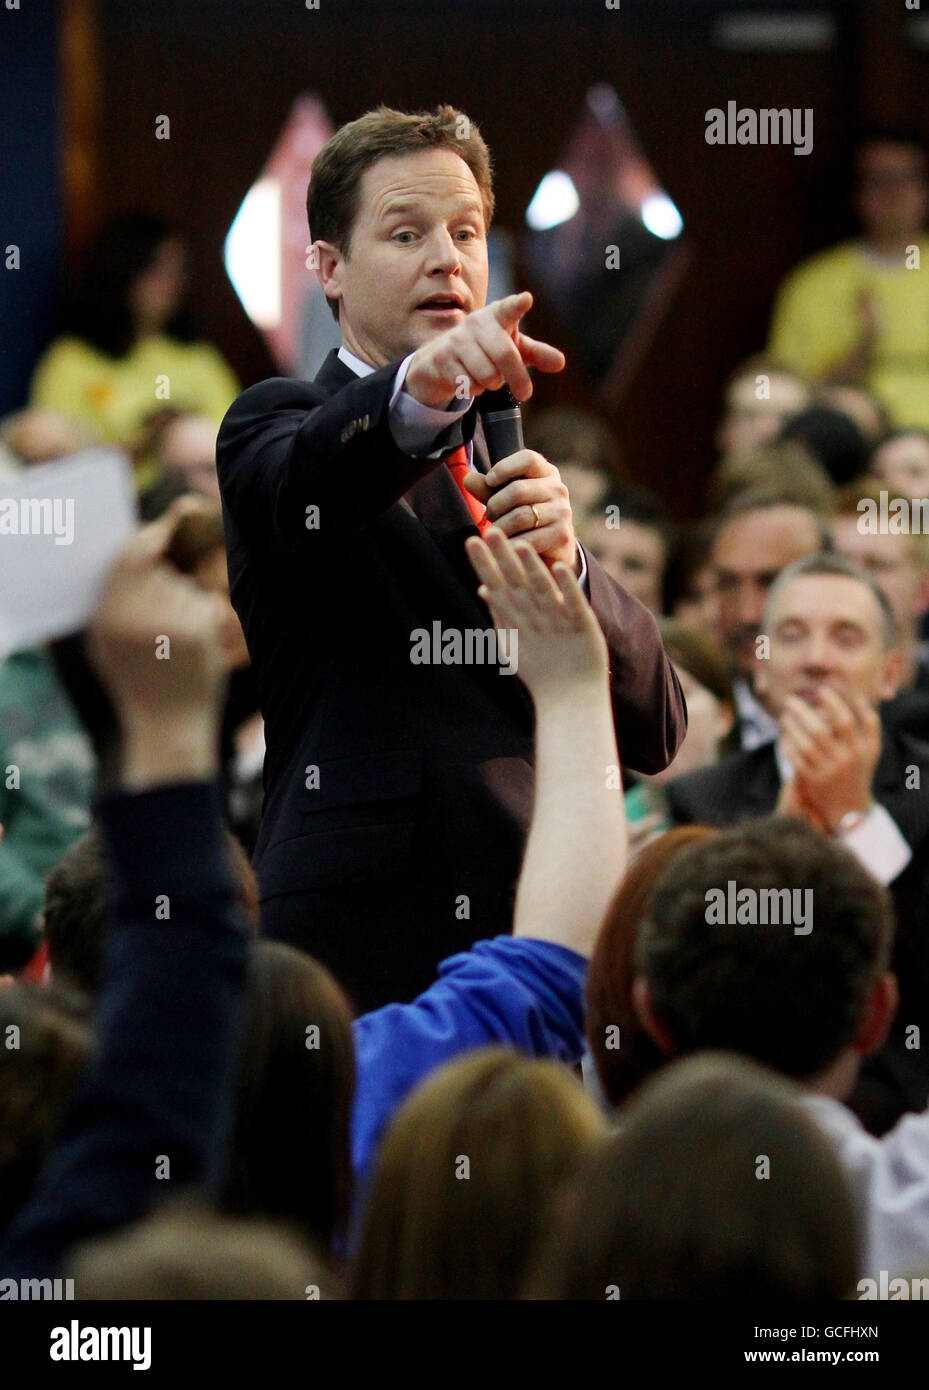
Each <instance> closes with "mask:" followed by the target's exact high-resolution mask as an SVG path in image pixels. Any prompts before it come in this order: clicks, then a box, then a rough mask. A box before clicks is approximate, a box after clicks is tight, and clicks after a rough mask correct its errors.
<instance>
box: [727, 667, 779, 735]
mask: <svg viewBox="0 0 929 1390" xmlns="http://www.w3.org/2000/svg"><path fill="white" fill-rule="evenodd" d="M732 698H733V699H734V700H735V712H736V715H737V717H738V721H739V743H740V744H741V746H742V747H743V748H744V749H745V751H746V753H750V752H752V751H753V749H755V748H762V747H764V745H765V744H766V743H773V742H774V740H775V739H776V738H777V733H778V724H777V720H776V719H775V718H774V715H773V714H769V713H768V711H767V710H766V709H765V707H764V705H763V704H761V702H760V701H759V700H758V698H757V696H756V695H755V693H754V691H753V690H752V689H751V686H750V685H749V683H748V681H747V680H745V679H744V677H742V676H736V677H735V679H734V680H733V682H732Z"/></svg>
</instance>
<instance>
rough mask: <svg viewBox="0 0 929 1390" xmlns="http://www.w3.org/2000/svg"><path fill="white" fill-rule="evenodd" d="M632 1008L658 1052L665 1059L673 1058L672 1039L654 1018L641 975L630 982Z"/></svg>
mask: <svg viewBox="0 0 929 1390" xmlns="http://www.w3.org/2000/svg"><path fill="white" fill-rule="evenodd" d="M632 1007H633V1008H634V1009H635V1015H636V1018H637V1019H638V1020H639V1023H640V1024H641V1025H642V1027H643V1028H644V1030H645V1032H646V1033H647V1034H648V1036H649V1037H650V1038H651V1040H652V1042H653V1043H654V1044H655V1046H656V1047H657V1048H658V1050H659V1052H661V1053H663V1054H664V1056H665V1057H673V1056H674V1054H675V1053H676V1052H677V1048H676V1047H675V1046H674V1039H673V1038H672V1037H671V1034H670V1033H669V1032H668V1030H667V1028H665V1026H664V1024H663V1023H662V1022H661V1020H660V1019H659V1018H657V1017H656V1015H655V1010H654V1009H653V1008H652V994H651V990H650V989H649V987H648V984H647V983H646V981H645V980H643V979H642V977H641V975H637V976H636V978H635V979H634V980H633V982H632Z"/></svg>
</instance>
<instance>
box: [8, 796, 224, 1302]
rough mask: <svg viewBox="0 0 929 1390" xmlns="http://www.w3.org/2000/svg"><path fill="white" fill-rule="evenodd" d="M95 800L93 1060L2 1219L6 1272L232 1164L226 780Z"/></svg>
mask: <svg viewBox="0 0 929 1390" xmlns="http://www.w3.org/2000/svg"><path fill="white" fill-rule="evenodd" d="M98 809H99V815H100V821H101V825H102V828H103V831H104V834H105V837H106V841H107V845H108V847H109V850H110V854H111V858H112V863H113V893H112V900H111V908H112V910H111V919H112V922H113V939H112V943H111V946H110V949H109V959H108V962H107V973H106V978H105V982H104V988H103V992H102V995H101V998H100V1005H99V1009H98V1017H97V1031H98V1055H97V1057H96V1060H95V1061H94V1062H93V1063H92V1065H91V1068H90V1071H89V1073H88V1074H87V1076H86V1078H85V1080H84V1082H83V1084H82V1085H81V1087H80V1088H79V1092H78V1094H77V1096H76V1097H75V1101H74V1104H73V1106H72V1108H71V1111H70V1114H69V1115H68V1117H67V1118H66V1120H65V1122H64V1124H63V1126H62V1130H61V1134H60V1137H59V1140H58V1144H57V1147H56V1149H55V1152H54V1153H53V1154H52V1157H51V1159H50V1160H49V1163H48V1164H47V1166H46V1168H45V1170H44V1173H43V1175H42V1177H41V1178H40V1179H39V1182H38V1185H37V1187H36V1188H35V1190H34V1191H33V1194H32V1196H31V1198H30V1199H29V1200H28V1201H27V1203H26V1205H25V1206H24V1207H23V1208H22V1210H21V1211H20V1212H19V1213H18V1214H17V1216H16V1217H15V1218H14V1220H13V1222H12V1224H11V1226H10V1228H9V1231H8V1234H7V1238H6V1241H5V1242H4V1246H3V1249H2V1254H0V1268H2V1270H3V1273H4V1275H7V1274H10V1275H14V1276H16V1275H18V1276H20V1277H47V1276H49V1275H52V1274H54V1272H55V1271H56V1270H57V1269H58V1268H59V1267H60V1264H61V1262H62V1260H63V1258H64V1257H65V1255H66V1254H67V1252H68V1250H69V1249H70V1248H71V1247H72V1246H73V1245H74V1244H76V1243H77V1242H78V1241H82V1240H88V1239H91V1238H93V1237H95V1236H99V1235H103V1234H105V1233H107V1232H108V1231H113V1230H115V1229H117V1228H119V1227H121V1226H123V1225H125V1224H127V1223H128V1222H131V1221H133V1220H135V1219H137V1218H138V1217H140V1216H141V1215H143V1214H144V1212H145V1211H146V1210H147V1209H148V1207H149V1206H150V1205H151V1203H152V1202H153V1201H154V1199H155V1198H156V1197H157V1196H159V1195H161V1193H162V1192H163V1191H167V1190H168V1189H170V1191H171V1192H174V1191H176V1190H177V1189H178V1187H183V1186H184V1185H187V1184H198V1185H199V1184H206V1185H208V1186H209V1185H214V1186H215V1185H216V1184H217V1183H218V1181H219V1179H220V1176H221V1174H222V1171H223V1165H224V1162H225V1145H226V1135H227V1128H228V1122H229V1116H230V1111H231V1104H232V1096H233V1088H234V1085H235V1078H236V1073H237V1069H238V1052H239V1028H240V1016H241V1001H242V995H243V990H244V979H245V967H246V956H247V949H248V947H247V939H246V935H245V931H244V929H243V922H242V915H241V912H240V910H239V908H238V906H237V904H236V898H235V887H234V884H233V881H232V877H231V873H230V870H229V868H228V864H227V861H226V856H225V853H224V847H223V839H222V828H221V819H220V799H219V792H218V789H217V788H216V787H214V786H211V785H207V784H205V783H204V784H198V783H191V784H189V785H187V784H185V785H177V786H165V787H159V788H156V789H153V790H151V791H146V792H139V793H136V794H128V793H122V792H121V793H117V794H114V795H112V796H110V797H108V798H105V799H104V800H102V801H101V803H100V806H99V808H98ZM162 895H164V896H165V897H166V899H167V903H168V911H169V915H168V916H163V915H159V917H158V918H157V919H156V905H157V904H158V903H159V901H161V900H162ZM166 1163H167V1166H166ZM159 1178H170V1182H165V1181H159Z"/></svg>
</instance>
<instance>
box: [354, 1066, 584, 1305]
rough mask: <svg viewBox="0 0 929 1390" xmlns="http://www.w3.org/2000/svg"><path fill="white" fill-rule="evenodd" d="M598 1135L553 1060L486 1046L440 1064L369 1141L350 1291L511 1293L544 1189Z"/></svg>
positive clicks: (548, 1194) (382, 1294) (400, 1295)
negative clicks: (371, 1149) (368, 1178)
mask: <svg viewBox="0 0 929 1390" xmlns="http://www.w3.org/2000/svg"><path fill="white" fill-rule="evenodd" d="M602 1133H603V1120H602V1117H601V1116H600V1114H599V1112H598V1111H597V1109H596V1107H595V1106H594V1104H593V1102H592V1101H591V1100H590V1099H589V1098H588V1097H587V1096H586V1095H585V1094H584V1091H583V1089H582V1088H581V1086H580V1085H579V1083H578V1082H577V1081H576V1080H575V1079H574V1077H573V1076H572V1075H571V1074H570V1072H568V1071H567V1070H566V1069H564V1068H563V1067H561V1066H559V1065H558V1064H557V1063H555V1062H549V1061H539V1060H538V1059H533V1058H527V1057H524V1056H521V1055H519V1054H518V1053H516V1052H510V1051H506V1050H504V1049H502V1048H489V1049H484V1050H482V1051H479V1052H477V1053H474V1054H472V1055H470V1056H468V1057H465V1058H462V1059H461V1060H459V1061H457V1062H453V1063H451V1064H450V1065H448V1066H446V1067H443V1068H442V1069H441V1070H440V1071H438V1072H437V1073H436V1074H435V1075H434V1076H432V1077H430V1078H429V1079H428V1080H427V1081H426V1082H425V1083H424V1084H423V1085H422V1086H420V1087H419V1088H418V1090H416V1091H415V1092H414V1093H413V1095H412V1096H410V1097H409V1098H408V1100H407V1101H406V1103H405V1104H404V1105H403V1106H402V1107H401V1109H400V1110H399V1112H398V1113H397V1115H396V1117H395V1118H394V1121H393V1123H392V1125H391V1126H390V1129H389V1130H388V1132H387V1135H386V1137H385V1138H384V1141H383V1143H382V1145H381V1148H380V1151H379V1153H378V1156H377V1160H376V1163H375V1168H374V1174H373V1178H372V1182H371V1186H370V1189H369V1192H368V1197H367V1203H366V1210H365V1217H364V1224H363V1228H362V1232H361V1238H360V1241H359V1244H358V1250H357V1255H356V1261H355V1271H354V1294H355V1296H356V1297H358V1298H377V1299H409V1298H411V1299H416V1298H424V1299H509V1298H515V1297H516V1296H517V1293H518V1291H519V1287H520V1285H521V1283H522V1280H523V1278H524V1276H525V1272H526V1269H527V1267H528V1263H529V1260H530V1258H531V1256H532V1253H533V1250H534V1247H535V1244H536V1241H537V1238H538V1234H539V1231H540V1229H542V1228H543V1227H544V1222H545V1219H546V1212H547V1208H548V1205H549V1203H550V1201H551V1199H552V1198H553V1195H554V1193H555V1191H556V1190H557V1189H558V1187H559V1186H560V1184H561V1183H562V1182H563V1181H564V1180H565V1179H566V1178H567V1177H569V1176H570V1175H571V1174H572V1173H573V1172H574V1171H575V1169H576V1168H577V1166H578V1165H579V1163H580V1162H581V1161H582V1160H583V1159H584V1157H585V1156H586V1154H587V1152H588V1150H589V1148H590V1146H591V1145H592V1144H593V1143H595V1142H597V1141H598V1140H599V1139H600V1138H601V1137H602Z"/></svg>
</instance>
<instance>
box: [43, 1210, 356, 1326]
mask: <svg viewBox="0 0 929 1390" xmlns="http://www.w3.org/2000/svg"><path fill="white" fill-rule="evenodd" d="M66 1277H68V1278H71V1279H73V1280H74V1295H75V1297H76V1298H82V1299H94V1300H98V1299H104V1300H111V1299H150V1300H167V1299H171V1300H174V1299H184V1300H196V1301H201V1300H219V1299H233V1300H240V1301H242V1300H249V1301H255V1300H272V1299H274V1300H278V1299H285V1300H289V1299H298V1300H300V1301H304V1300H305V1299H308V1298H311V1299H317V1298H331V1297H333V1296H334V1293H337V1291H336V1286H335V1284H334V1281H333V1279H332V1276H331V1275H330V1274H329V1272H328V1271H327V1269H326V1267H325V1265H324V1264H323V1263H322V1262H321V1260H320V1258H319V1257H318V1256H317V1255H316V1254H314V1253H312V1251H311V1249H310V1248H309V1247H308V1246H307V1245H305V1244H304V1243H303V1242H302V1241H300V1240H299V1239H298V1238H297V1237H296V1236H295V1235H294V1234H293V1232H292V1231H289V1230H286V1229H282V1228H281V1227H280V1226H277V1225H275V1224H273V1223H271V1222H265V1221H256V1220H243V1219H234V1218H231V1217H224V1216H218V1215H216V1214H215V1213H214V1212H212V1211H210V1210H209V1209H208V1208H206V1207H202V1206H199V1205H198V1204H197V1203H196V1202H194V1201H192V1200H190V1199H183V1200H179V1201H173V1202H171V1203H169V1204H167V1205H166V1206H164V1207H162V1208H160V1209H159V1210H158V1211H156V1212H154V1213H153V1214H152V1215H150V1216H148V1217H146V1218H145V1219H144V1220H142V1221H140V1222H138V1223H137V1224H136V1225H134V1226H130V1227H129V1228H128V1229H125V1230H121V1231H119V1232H118V1233H116V1234H115V1235H109V1236H104V1237H101V1238H100V1239H99V1240H94V1241H89V1242H87V1243H86V1244H84V1245H80V1246H78V1247H77V1248H76V1249H75V1250H74V1251H73V1252H72V1254H71V1256H70V1258H69V1261H68V1265H67V1267H66Z"/></svg>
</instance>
